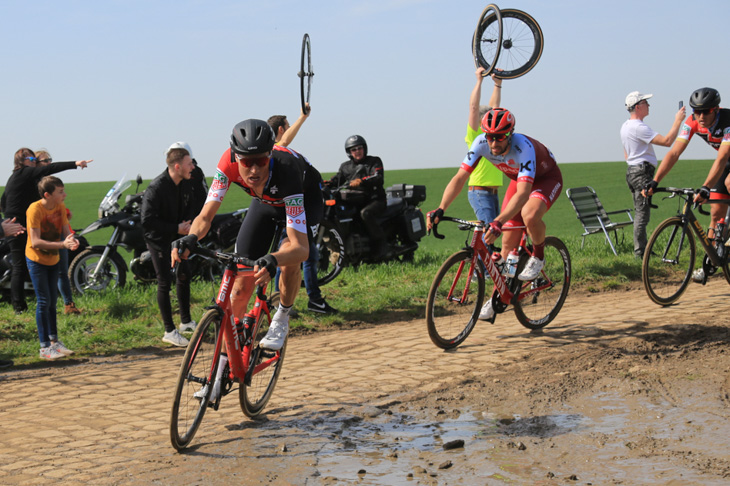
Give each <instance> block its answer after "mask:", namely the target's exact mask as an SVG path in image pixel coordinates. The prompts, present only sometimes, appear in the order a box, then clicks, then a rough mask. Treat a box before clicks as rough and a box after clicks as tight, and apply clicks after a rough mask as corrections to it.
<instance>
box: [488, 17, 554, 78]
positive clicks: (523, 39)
mask: <svg viewBox="0 0 730 486" xmlns="http://www.w3.org/2000/svg"><path fill="white" fill-rule="evenodd" d="M501 14H502V15H501V17H502V19H501V24H502V30H501V37H502V39H501V43H500V46H499V47H500V50H499V51H498V53H497V56H496V60H495V61H494V63H493V64H492V65H489V64H488V62H487V59H488V56H486V55H485V56H482V57H478V59H479V62H480V64H481V66H482V67H484V68H485V69H488V68H490V69H489V71H490V72H493V73H494V74H495V75H496V76H497V77H499V78H503V79H514V78H519V77H520V76H523V75H525V74H527V73H528V72H530V70H532V68H534V67H535V65H536V64H537V61H539V60H540V57H541V56H542V49H543V44H544V38H543V34H542V29H540V25H539V24H538V23H537V21H536V20H535V19H534V18H532V17H531V16H530V15H529V14H527V13H525V12H523V11H522V10H517V9H512V8H507V9H504V10H501ZM497 23H498V19H497V17H496V16H494V15H491V16H490V15H488V16H486V17H485V18H483V21H482V24H481V25H480V27H479V28H477V32H476V34H475V36H479V38H481V39H482V46H483V47H482V49H486V48H487V47H486V46H491V45H492V42H491V41H493V40H494V39H495V38H496V32H497V29H498V27H497ZM475 42H476V40H475ZM491 49H493V48H491ZM487 52H489V53H491V51H487Z"/></svg>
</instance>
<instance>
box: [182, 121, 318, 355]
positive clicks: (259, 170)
mask: <svg viewBox="0 0 730 486" xmlns="http://www.w3.org/2000/svg"><path fill="white" fill-rule="evenodd" d="M274 140H275V136H274V131H273V130H272V129H271V127H270V126H269V124H268V123H267V122H265V121H263V120H254V119H250V120H245V121H242V122H241V123H239V124H237V125H236V126H235V127H233V134H232V135H231V147H230V148H229V149H228V150H226V151H225V152H224V153H223V155H222V156H221V158H220V161H219V162H218V167H217V169H216V173H215V177H214V178H213V183H212V184H211V186H210V190H209V192H208V197H207V199H206V201H205V205H204V206H203V209H202V211H201V212H200V214H199V215H198V216H197V217H196V218H195V220H194V221H193V224H192V226H191V228H190V233H189V234H188V235H187V236H185V237H183V238H181V239H179V240H177V241H176V242H175V244H174V245H173V246H174V248H173V250H172V260H173V262H176V261H180V259H181V258H185V257H187V253H188V252H187V249H188V248H191V247H192V246H194V245H195V244H196V243H197V241H198V240H200V239H201V238H203V237H204V236H205V235H206V233H207V232H208V230H209V229H210V225H211V222H212V220H213V216H215V214H216V212H217V211H218V208H220V206H221V203H222V201H223V197H224V196H225V195H226V192H227V191H228V188H229V187H230V185H231V183H235V184H237V185H238V186H240V187H241V188H242V189H243V190H244V191H246V192H247V193H248V194H249V195H250V196H252V197H253V201H252V202H251V206H250V207H249V209H248V213H247V214H246V217H245V218H244V220H243V224H242V225H241V229H240V231H239V232H238V238H237V240H236V247H235V248H236V249H235V252H236V254H238V255H239V256H243V257H247V258H250V259H252V260H255V261H256V266H254V268H253V274H251V272H246V273H239V275H238V277H237V279H236V281H235V282H234V284H233V290H232V292H231V305H232V307H233V312H234V315H235V316H237V317H240V318H242V317H243V316H244V314H245V313H246V309H247V307H248V303H249V301H250V299H251V295H252V294H253V290H254V287H255V286H257V285H266V284H267V283H269V281H270V280H271V279H272V278H274V275H276V268H277V267H280V268H281V277H280V280H279V289H280V292H281V302H280V304H279V308H278V309H277V311H276V313H275V314H274V316H273V317H272V319H271V326H270V327H269V331H268V333H267V334H266V336H265V337H264V338H263V339H262V340H261V342H260V344H261V346H263V347H265V348H268V349H274V350H278V349H281V347H282V346H283V345H284V341H285V339H286V336H287V334H288V332H289V311H290V310H291V307H292V305H293V304H294V299H295V298H296V296H297V292H298V291H299V287H300V285H301V281H302V275H301V269H300V264H301V263H302V262H303V261H304V260H306V259H307V256H308V255H309V240H308V238H312V233H311V229H310V228H311V227H312V226H314V225H317V224H319V222H320V220H321V218H322V213H323V209H324V202H323V198H322V192H321V181H322V177H321V176H320V174H319V172H318V171H317V169H315V168H314V167H313V166H312V165H311V164H310V163H309V162H308V161H307V159H306V158H304V156H302V155H301V154H299V153H297V152H295V151H293V150H291V149H288V148H285V147H282V146H278V145H277V146H274ZM277 220H280V221H284V220H286V235H285V237H284V238H283V240H282V242H281V245H279V248H278V249H277V250H276V251H274V252H273V253H269V250H270V249H271V244H272V242H273V239H274V234H275V231H276V227H277ZM178 249H179V251H178ZM180 253H182V255H180Z"/></svg>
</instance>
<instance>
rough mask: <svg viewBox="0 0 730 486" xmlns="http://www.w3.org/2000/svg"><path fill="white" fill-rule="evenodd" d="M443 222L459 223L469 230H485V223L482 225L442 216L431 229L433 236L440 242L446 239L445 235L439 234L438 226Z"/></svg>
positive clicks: (478, 222) (477, 222) (476, 222)
mask: <svg viewBox="0 0 730 486" xmlns="http://www.w3.org/2000/svg"><path fill="white" fill-rule="evenodd" d="M442 221H452V222H454V223H459V224H460V225H464V226H467V227H469V228H484V223H482V222H481V221H467V220H465V219H460V218H452V217H451V216H441V217H440V218H439V222H438V223H434V224H433V226H432V227H431V230H433V235H434V236H435V237H436V238H438V239H440V240H443V239H444V238H446V237H445V236H444V235H442V234H441V233H439V232H438V225H439V224H440V223H441V222H442Z"/></svg>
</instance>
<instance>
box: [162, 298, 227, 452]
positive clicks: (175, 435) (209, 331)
mask: <svg viewBox="0 0 730 486" xmlns="http://www.w3.org/2000/svg"><path fill="white" fill-rule="evenodd" d="M220 322H221V318H220V315H219V313H218V311H217V310H216V309H211V310H209V311H208V312H206V313H205V315H203V318H202V319H201V320H200V322H199V323H198V325H197V326H196V328H195V332H194V333H193V335H192V337H191V338H190V344H188V347H187V350H186V351H185V357H184V358H183V362H182V364H181V366H180V372H179V373H178V375H177V386H176V387H175V396H174V399H173V402H172V413H171V415H170V439H171V441H172V446H173V447H174V448H175V449H177V450H178V451H180V450H182V449H184V448H185V447H187V446H188V444H190V441H191V440H192V439H193V437H194V436H195V432H197V430H198V427H199V426H200V423H201V421H202V420H203V416H204V415H205V411H206V410H207V409H208V398H209V397H210V394H211V392H212V391H213V387H212V386H207V385H208V384H209V383H211V382H212V380H213V377H215V374H216V370H217V369H218V355H219V351H218V352H216V338H217V334H218V331H219V329H220ZM202 389H205V390H206V391H205V392H204V396H202V397H195V396H193V395H194V394H195V393H197V392H199V391H200V390H202Z"/></svg>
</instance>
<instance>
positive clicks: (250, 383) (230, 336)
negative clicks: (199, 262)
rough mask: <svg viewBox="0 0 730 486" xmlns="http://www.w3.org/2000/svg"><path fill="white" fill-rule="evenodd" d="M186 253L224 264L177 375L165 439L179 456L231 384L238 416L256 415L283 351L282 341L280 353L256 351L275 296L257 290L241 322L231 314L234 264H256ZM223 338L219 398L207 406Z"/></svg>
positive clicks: (229, 257) (228, 256)
mask: <svg viewBox="0 0 730 486" xmlns="http://www.w3.org/2000/svg"><path fill="white" fill-rule="evenodd" d="M274 241H278V239H275V240H274ZM191 253H198V254H202V255H204V256H208V257H210V258H215V259H216V260H218V261H219V262H221V263H222V264H223V265H225V271H224V273H223V278H222V281H221V286H220V290H219V291H218V295H217V297H216V299H215V304H214V305H212V306H211V307H209V308H208V311H207V312H206V313H205V314H204V315H203V317H202V318H201V320H200V322H199V323H198V325H197V326H196V328H195V332H194V333H193V335H192V337H191V338H190V343H189V344H188V347H187V350H186V352H185V357H184V358H183V362H182V364H181V366H180V372H179V373H178V376H177V386H176V388H175V396H174V398H173V402H172V415H171V417H170V439H171V440H172V446H173V447H174V448H175V449H177V450H178V451H180V450H182V449H184V448H185V447H187V446H188V444H190V441H191V440H192V439H193V437H194V436H195V433H196V432H197V430H198V427H199V426H200V423H201V421H202V420H203V416H204V415H205V412H206V410H208V408H212V409H214V410H218V407H219V405H220V401H221V398H222V397H224V396H226V395H228V394H229V393H231V392H232V391H233V390H234V388H233V386H234V384H238V392H239V393H238V398H239V401H240V403H241V409H242V410H243V413H244V414H245V415H246V416H248V417H255V416H257V415H258V414H260V413H261V411H262V410H263V409H264V407H265V406H266V403H267V402H268V401H269V398H271V394H272V393H273V391H274V387H275V386H276V381H277V379H278V378H279V374H280V373H281V368H282V365H283V362H284V353H285V350H286V341H285V342H284V346H282V348H281V349H280V350H279V351H272V350H269V349H265V348H262V347H261V346H259V341H260V340H261V339H263V337H264V336H265V335H266V332H267V331H268V328H269V324H270V323H271V313H270V311H269V309H270V308H271V307H274V302H275V300H276V299H278V294H275V293H272V294H271V295H270V296H269V297H267V296H266V295H265V290H264V288H263V287H258V288H257V289H256V300H255V302H254V305H253V309H252V310H251V311H249V312H248V313H246V316H245V317H244V319H243V320H239V319H236V318H235V316H234V315H233V311H232V308H231V299H230V291H231V288H232V286H233V282H234V280H235V278H236V275H237V273H238V271H239V270H238V265H244V266H247V267H253V266H254V264H255V262H254V261H253V260H250V259H248V258H244V257H239V256H237V255H235V254H231V253H223V252H217V251H213V250H209V249H206V248H203V247H200V246H198V247H195V248H192V249H191ZM246 271H250V270H246ZM221 330H223V332H221ZM224 337H225V343H226V351H227V352H228V363H227V364H226V365H225V366H226V367H225V369H224V370H223V373H222V375H221V380H222V381H221V385H220V394H219V395H218V397H217V398H216V399H215V400H214V401H212V402H211V401H210V396H211V393H212V392H213V388H214V387H213V382H214V379H215V377H216V375H217V373H218V365H219V361H220V359H219V358H220V355H221V351H222V347H223V346H222V344H223V338H224Z"/></svg>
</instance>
